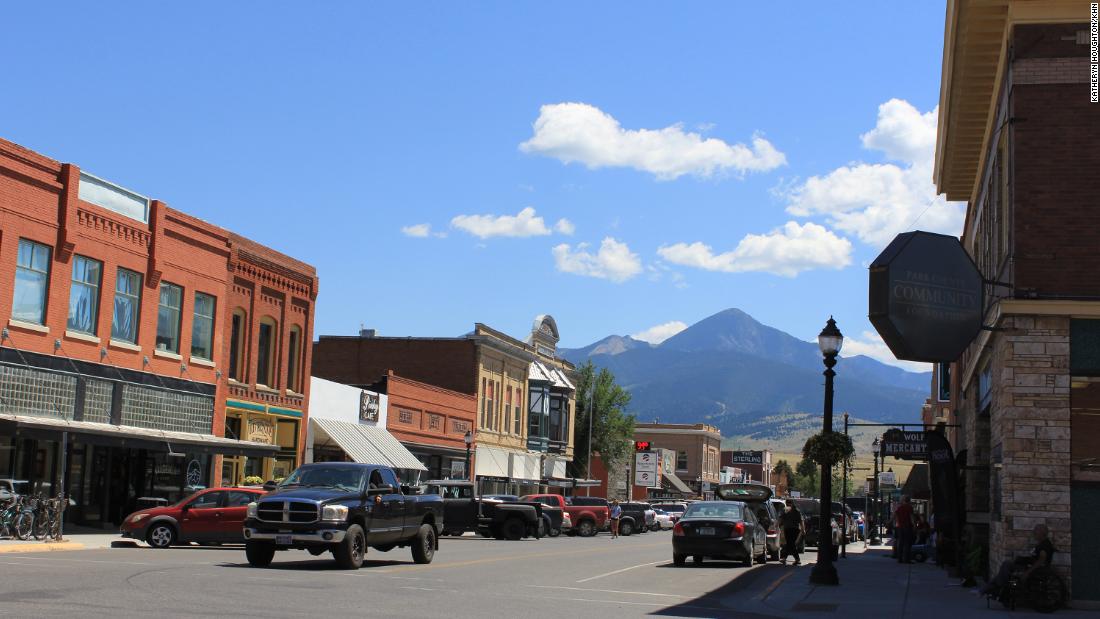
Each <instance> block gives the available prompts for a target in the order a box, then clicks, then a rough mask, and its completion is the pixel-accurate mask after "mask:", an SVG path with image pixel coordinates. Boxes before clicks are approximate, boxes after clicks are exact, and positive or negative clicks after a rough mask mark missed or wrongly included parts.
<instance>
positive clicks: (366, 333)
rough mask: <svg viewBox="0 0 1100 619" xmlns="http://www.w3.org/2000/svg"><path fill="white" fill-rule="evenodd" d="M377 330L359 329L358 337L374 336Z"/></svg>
mask: <svg viewBox="0 0 1100 619" xmlns="http://www.w3.org/2000/svg"><path fill="white" fill-rule="evenodd" d="M376 335H378V332H377V331H375V330H374V329H359V337H374V336H376Z"/></svg>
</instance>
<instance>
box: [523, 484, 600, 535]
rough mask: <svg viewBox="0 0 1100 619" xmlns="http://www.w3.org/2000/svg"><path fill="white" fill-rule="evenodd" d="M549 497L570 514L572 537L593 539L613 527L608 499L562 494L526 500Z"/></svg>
mask: <svg viewBox="0 0 1100 619" xmlns="http://www.w3.org/2000/svg"><path fill="white" fill-rule="evenodd" d="M534 497H549V499H550V500H553V501H554V502H556V503H557V504H558V505H559V506H560V507H562V508H563V509H564V510H565V512H566V513H568V514H569V519H570V521H571V522H572V527H571V528H570V529H569V533H570V535H573V534H576V535H580V536H581V537H591V536H593V535H595V534H597V533H599V532H600V531H606V530H607V528H608V527H609V526H610V525H611V522H610V520H611V519H610V513H611V509H610V507H609V506H608V504H607V499H604V498H600V497H595V496H574V497H563V496H561V495H560V494H530V495H527V497H526V498H528V499H531V498H534Z"/></svg>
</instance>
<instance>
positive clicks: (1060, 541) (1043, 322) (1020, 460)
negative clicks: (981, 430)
mask: <svg viewBox="0 0 1100 619" xmlns="http://www.w3.org/2000/svg"><path fill="white" fill-rule="evenodd" d="M999 326H1000V327H1002V328H1003V329H1005V331H1003V332H1000V333H995V334H994V338H993V339H992V341H991V345H992V354H991V362H992V379H993V380H992V407H991V415H990V437H989V444H990V454H991V457H990V460H991V465H992V469H991V475H990V487H991V492H993V493H994V495H993V497H992V498H993V501H992V502H993V508H994V510H993V512H992V513H991V518H990V553H989V554H990V557H989V559H990V568H991V569H992V570H996V568H997V566H999V565H1000V562H1001V561H1003V560H1005V559H1011V558H1013V557H1016V556H1019V555H1021V554H1026V553H1027V552H1029V551H1030V549H1031V547H1032V546H1033V542H1032V538H1031V531H1032V529H1033V528H1034V527H1035V525H1036V524H1046V525H1047V526H1048V527H1049V528H1050V531H1051V536H1052V541H1053V542H1054V545H1055V547H1056V548H1059V549H1062V550H1063V552H1060V553H1059V554H1058V555H1056V559H1055V565H1056V566H1058V568H1059V572H1060V573H1061V575H1062V577H1063V578H1065V579H1066V582H1067V583H1068V582H1069V565H1070V555H1069V552H1068V551H1069V549H1070V547H1071V538H1070V476H1071V470H1070V469H1071V467H1070V374H1069V318H1068V317H1065V316H1023V315H1019V316H1008V317H1006V318H1005V319H1004V320H1002V321H1001V324H1000V325H999ZM998 460H1000V462H999V463H998ZM998 498H999V501H998ZM998 503H999V510H998V509H997V507H998Z"/></svg>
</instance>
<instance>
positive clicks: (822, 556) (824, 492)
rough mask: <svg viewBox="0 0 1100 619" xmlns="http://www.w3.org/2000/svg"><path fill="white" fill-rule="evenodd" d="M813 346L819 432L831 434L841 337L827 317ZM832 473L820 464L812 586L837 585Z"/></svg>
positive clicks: (832, 321) (834, 324) (831, 320)
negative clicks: (818, 361)
mask: <svg viewBox="0 0 1100 619" xmlns="http://www.w3.org/2000/svg"><path fill="white" fill-rule="evenodd" d="M817 345H818V347H819V348H821V355H822V356H823V357H824V358H825V361H824V363H825V372H824V374H825V414H824V419H822V432H824V433H825V434H828V433H830V432H832V431H833V377H834V376H836V372H834V371H833V366H835V365H836V356H837V355H838V354H839V353H840V348H841V346H843V345H844V336H843V335H842V334H841V333H840V329H837V328H836V321H835V320H833V317H832V316H830V317H829V322H827V323H825V328H824V329H822V330H821V333H820V334H819V335H818V336H817ZM832 519H833V472H832V467H831V466H829V465H827V464H823V465H821V520H820V521H819V522H818V529H817V531H818V533H817V537H818V542H817V563H816V564H814V568H813V570H812V571H811V572H810V583H811V584H815V585H839V584H840V579H839V578H838V577H837V573H836V566H835V565H833V536H832V530H833V528H832Z"/></svg>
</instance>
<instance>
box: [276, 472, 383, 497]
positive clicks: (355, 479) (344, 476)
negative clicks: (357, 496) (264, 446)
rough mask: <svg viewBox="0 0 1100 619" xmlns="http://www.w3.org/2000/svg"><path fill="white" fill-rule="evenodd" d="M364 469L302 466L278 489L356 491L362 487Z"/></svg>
mask: <svg viewBox="0 0 1100 619" xmlns="http://www.w3.org/2000/svg"><path fill="white" fill-rule="evenodd" d="M364 473H365V471H364V469H359V468H349V467H346V466H303V467H301V468H299V469H297V470H295V471H294V472H293V473H291V474H290V477H287V478H286V479H285V480H283V482H282V483H281V484H279V487H280V488H293V487H296V486H305V487H323V488H338V489H340V490H348V491H351V490H358V489H359V488H361V487H363V474H364Z"/></svg>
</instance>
